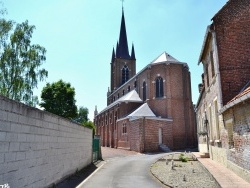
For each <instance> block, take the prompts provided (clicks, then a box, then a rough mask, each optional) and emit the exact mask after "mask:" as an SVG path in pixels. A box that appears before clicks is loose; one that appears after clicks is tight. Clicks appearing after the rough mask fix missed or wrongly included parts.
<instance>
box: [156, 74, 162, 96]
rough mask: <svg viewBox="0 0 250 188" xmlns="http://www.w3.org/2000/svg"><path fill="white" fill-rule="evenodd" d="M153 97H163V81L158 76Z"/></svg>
mask: <svg viewBox="0 0 250 188" xmlns="http://www.w3.org/2000/svg"><path fill="white" fill-rule="evenodd" d="M155 97H156V98H157V97H163V79H162V77H160V76H159V77H157V78H156V81H155Z"/></svg>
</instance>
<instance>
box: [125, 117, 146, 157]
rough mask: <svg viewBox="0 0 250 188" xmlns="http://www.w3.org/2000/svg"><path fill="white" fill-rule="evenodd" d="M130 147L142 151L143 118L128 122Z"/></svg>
mask: <svg viewBox="0 0 250 188" xmlns="http://www.w3.org/2000/svg"><path fill="white" fill-rule="evenodd" d="M129 126H130V128H129V130H130V132H129V135H130V149H131V150H132V151H137V152H143V151H144V140H143V119H142V118H140V119H137V120H133V121H131V122H130V125H129Z"/></svg>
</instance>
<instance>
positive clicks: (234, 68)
mask: <svg viewBox="0 0 250 188" xmlns="http://www.w3.org/2000/svg"><path fill="white" fill-rule="evenodd" d="M249 10H250V3H249V0H230V1H229V2H228V3H227V4H226V5H225V6H224V7H223V8H222V9H221V10H220V11H219V12H218V13H217V14H216V15H215V17H214V18H213V22H214V23H213V24H214V29H215V32H216V40H217V47H218V56H219V64H220V73H221V85H222V96H223V104H224V105H225V104H226V103H227V102H228V101H230V100H231V99H232V98H233V97H234V96H236V95H237V94H238V93H239V91H240V90H241V89H242V88H243V87H244V85H245V84H247V82H248V81H249V78H250V59H249V54H250V45H249V44H250V35H249V33H250V11H249Z"/></svg>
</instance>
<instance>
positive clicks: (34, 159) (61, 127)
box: [0, 96, 92, 187]
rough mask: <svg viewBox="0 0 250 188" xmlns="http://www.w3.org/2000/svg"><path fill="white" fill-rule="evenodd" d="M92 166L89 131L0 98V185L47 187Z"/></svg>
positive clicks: (90, 134)
mask: <svg viewBox="0 0 250 188" xmlns="http://www.w3.org/2000/svg"><path fill="white" fill-rule="evenodd" d="M91 162H92V130H91V129H89V128H86V127H82V126H79V125H78V124H75V123H72V122H70V121H69V120H67V119H64V118H61V117H59V116H56V115H53V114H50V113H47V112H44V111H41V110H38V109H36V108H31V107H28V106H26V105H24V104H22V103H19V102H16V101H13V100H9V99H7V98H5V97H2V96H0V185H4V184H8V185H9V186H10V187H48V186H51V185H52V184H53V183H57V182H58V181H60V180H62V179H63V178H64V177H66V176H68V175H70V174H72V173H74V172H76V171H77V169H78V170H79V169H81V168H83V167H85V166H87V165H89V164H90V163H91Z"/></svg>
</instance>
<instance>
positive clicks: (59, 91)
mask: <svg viewBox="0 0 250 188" xmlns="http://www.w3.org/2000/svg"><path fill="white" fill-rule="evenodd" d="M41 99H42V102H41V103H40V106H41V107H43V108H44V110H45V111H48V112H51V113H54V114H57V115H59V116H62V117H65V118H69V119H75V118H76V117H77V106H76V104H75V103H76V100H75V89H74V88H73V87H71V85H70V83H66V82H64V81H62V80H59V81H58V82H54V83H52V84H50V83H47V84H46V86H45V87H44V88H43V90H42V94H41Z"/></svg>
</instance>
